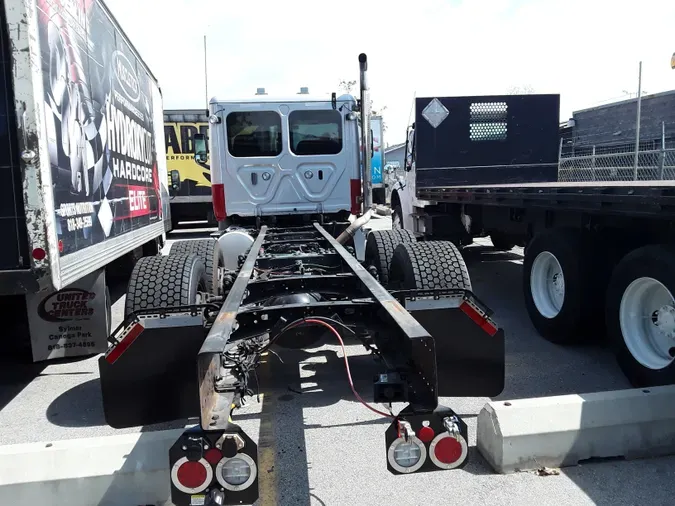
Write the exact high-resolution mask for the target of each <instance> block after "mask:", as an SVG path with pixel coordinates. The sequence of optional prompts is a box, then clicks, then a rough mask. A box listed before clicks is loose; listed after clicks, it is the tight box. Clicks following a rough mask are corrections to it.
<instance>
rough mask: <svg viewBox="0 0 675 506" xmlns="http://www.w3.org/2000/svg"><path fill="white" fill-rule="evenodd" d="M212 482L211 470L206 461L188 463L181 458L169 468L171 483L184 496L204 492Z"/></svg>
mask: <svg viewBox="0 0 675 506" xmlns="http://www.w3.org/2000/svg"><path fill="white" fill-rule="evenodd" d="M212 480H213V470H212V469H211V466H210V464H209V463H208V462H207V461H206V459H203V458H202V459H200V460H198V461H190V460H188V459H187V457H183V458H181V459H179V460H177V461H176V463H175V464H174V465H173V467H172V468H171V481H172V482H173V484H174V485H175V486H176V488H177V489H178V490H180V491H181V492H183V493H185V494H196V493H199V492H203V491H204V490H206V487H208V486H209V485H210V484H211V481H212Z"/></svg>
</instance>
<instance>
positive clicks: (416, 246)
mask: <svg viewBox="0 0 675 506" xmlns="http://www.w3.org/2000/svg"><path fill="white" fill-rule="evenodd" d="M389 280H390V286H391V288H392V289H399V290H414V289H421V290H423V289H427V288H430V289H433V288H457V289H462V290H471V278H470V277H469V270H468V269H467V268H466V264H465V263H464V258H462V255H461V253H460V252H459V249H457V246H455V245H454V244H453V243H452V242H450V241H424V242H408V243H404V244H399V245H398V246H396V249H395V250H394V255H393V257H392V259H391V267H390V269H389Z"/></svg>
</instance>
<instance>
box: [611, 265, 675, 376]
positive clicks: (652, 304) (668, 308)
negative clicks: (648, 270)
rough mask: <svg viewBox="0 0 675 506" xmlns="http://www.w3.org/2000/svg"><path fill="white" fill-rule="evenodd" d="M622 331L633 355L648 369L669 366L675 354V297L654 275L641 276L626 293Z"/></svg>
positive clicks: (622, 312)
mask: <svg viewBox="0 0 675 506" xmlns="http://www.w3.org/2000/svg"><path fill="white" fill-rule="evenodd" d="M619 323H620V326H621V334H622V335H623V339H624V342H625V343H626V347H627V348H628V351H630V353H631V355H633V358H635V360H637V361H638V362H639V363H640V364H642V365H643V366H644V367H647V368H648V369H653V370H658V369H663V368H664V367H667V366H669V365H670V364H671V363H672V362H673V355H675V300H674V299H673V295H672V294H671V293H670V291H669V290H668V289H667V288H666V287H665V286H664V285H663V284H662V283H661V282H660V281H658V280H656V279H654V278H648V277H644V278H638V279H636V280H634V281H633V282H632V283H631V284H630V285H628V287H627V288H626V290H625V291H624V293H623V297H622V298H621V305H620V307H619Z"/></svg>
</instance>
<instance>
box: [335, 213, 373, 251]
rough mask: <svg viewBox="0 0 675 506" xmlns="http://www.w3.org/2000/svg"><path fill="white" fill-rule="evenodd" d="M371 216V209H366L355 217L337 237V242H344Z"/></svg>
mask: <svg viewBox="0 0 675 506" xmlns="http://www.w3.org/2000/svg"><path fill="white" fill-rule="evenodd" d="M372 216H373V210H372V209H368V210H367V211H366V212H365V213H363V214H362V215H361V216H359V217H358V218H356V219H355V220H354V221H353V222H352V224H351V225H349V226H348V227H347V228H346V229H345V231H344V232H342V233H341V234H340V235H339V236H338V238H337V242H339V243H340V244H345V243H346V242H347V241H348V240H349V239H351V238H352V237H354V234H355V233H356V231H357V230H358V229H360V228H361V227H362V226H363V225H365V224H366V223H368V222H369V221H370V218H371V217H372Z"/></svg>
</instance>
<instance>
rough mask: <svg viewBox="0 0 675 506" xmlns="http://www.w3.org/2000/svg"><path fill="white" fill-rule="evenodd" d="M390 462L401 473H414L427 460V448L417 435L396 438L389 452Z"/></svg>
mask: <svg viewBox="0 0 675 506" xmlns="http://www.w3.org/2000/svg"><path fill="white" fill-rule="evenodd" d="M387 459H388V460H389V464H390V465H391V467H393V468H394V469H395V470H397V471H398V472H399V473H414V472H415V471H418V470H419V469H420V468H421V467H422V466H423V465H424V463H425V462H426V460H427V448H426V446H424V443H422V441H420V440H419V439H418V438H417V437H416V436H413V437H409V438H408V440H407V441H406V440H405V438H402V437H400V438H398V439H395V440H394V442H393V443H392V444H391V445H390V446H389V451H388V452H387Z"/></svg>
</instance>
